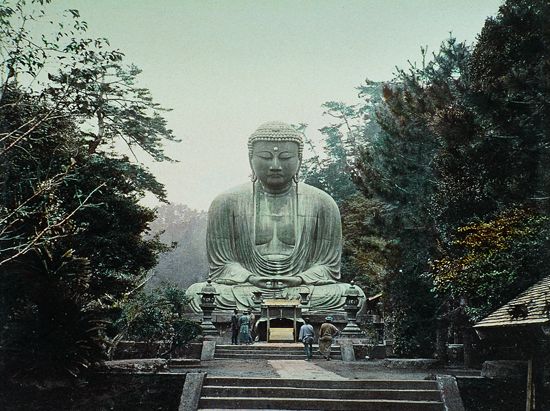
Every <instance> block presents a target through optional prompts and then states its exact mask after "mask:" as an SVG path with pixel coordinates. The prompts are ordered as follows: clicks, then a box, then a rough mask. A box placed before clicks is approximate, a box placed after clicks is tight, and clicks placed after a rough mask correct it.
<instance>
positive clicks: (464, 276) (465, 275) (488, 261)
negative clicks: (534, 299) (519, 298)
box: [433, 209, 550, 321]
mask: <svg viewBox="0 0 550 411" xmlns="http://www.w3.org/2000/svg"><path fill="white" fill-rule="evenodd" d="M549 238H550V218H549V217H548V216H547V215H541V214H539V213H537V212H535V211H533V210H528V209H514V210H506V211H504V212H503V213H501V214H499V215H497V216H496V217H495V218H493V219H491V220H489V221H487V222H479V223H473V224H470V225H468V226H464V227H461V228H459V229H458V232H457V238H456V239H455V240H454V241H453V244H454V245H455V246H456V248H457V249H458V250H460V252H458V253H457V255H456V257H455V258H451V257H449V256H446V257H444V258H442V259H441V260H437V261H435V262H434V263H433V273H434V285H435V291H436V292H438V293H441V294H442V295H446V296H449V297H450V298H452V299H455V300H458V299H459V298H460V297H461V296H468V297H470V298H469V307H468V309H467V314H468V315H469V316H470V317H471V319H472V320H473V321H479V320H480V319H482V318H483V317H484V316H486V315H488V314H490V313H491V311H492V310H494V309H495V307H500V306H502V305H503V304H505V303H506V302H507V301H509V300H511V299H512V298H513V297H515V296H516V295H517V292H518V290H524V289H526V288H527V287H529V286H530V285H532V284H533V283H534V282H535V281H537V280H539V279H540V278H542V277H543V276H544V275H545V274H547V264H548V261H549V259H550V254H549V249H550V248H549V243H548V241H549V240H548V239H549Z"/></svg>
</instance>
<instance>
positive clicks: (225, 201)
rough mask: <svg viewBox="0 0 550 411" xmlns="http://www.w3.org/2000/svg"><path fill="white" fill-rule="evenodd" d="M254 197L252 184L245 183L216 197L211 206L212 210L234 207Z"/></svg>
mask: <svg viewBox="0 0 550 411" xmlns="http://www.w3.org/2000/svg"><path fill="white" fill-rule="evenodd" d="M251 195H252V183H244V184H240V185H238V186H235V187H232V188H230V189H228V190H226V191H224V192H222V193H220V194H218V195H217V196H216V198H214V200H213V201H212V204H211V205H210V209H213V208H215V209H219V208H221V207H231V206H232V205H234V204H236V203H238V202H242V201H243V200H246V199H249V198H250V196H251Z"/></svg>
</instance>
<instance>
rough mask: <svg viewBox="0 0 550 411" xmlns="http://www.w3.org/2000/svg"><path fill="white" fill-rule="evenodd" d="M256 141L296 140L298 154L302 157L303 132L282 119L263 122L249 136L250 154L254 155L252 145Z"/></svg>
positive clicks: (250, 155)
mask: <svg viewBox="0 0 550 411" xmlns="http://www.w3.org/2000/svg"><path fill="white" fill-rule="evenodd" d="M256 141H273V142H277V141H294V142H295V143H297V144H298V147H299V148H298V156H299V158H300V160H301V159H302V153H303V151H304V140H303V138H302V134H301V133H299V132H298V131H296V130H295V129H294V128H293V127H292V126H291V125H290V124H286V123H283V122H282V121H269V122H267V123H264V124H262V125H261V126H260V127H258V128H257V129H256V131H254V132H253V133H252V134H251V135H250V137H249V138H248V156H249V157H252V145H253V144H254V143H255V142H256Z"/></svg>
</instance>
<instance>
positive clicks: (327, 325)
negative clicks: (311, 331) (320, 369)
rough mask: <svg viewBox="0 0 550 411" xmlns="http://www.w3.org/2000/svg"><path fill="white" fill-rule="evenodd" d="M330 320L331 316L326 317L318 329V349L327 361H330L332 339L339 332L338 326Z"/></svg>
mask: <svg viewBox="0 0 550 411" xmlns="http://www.w3.org/2000/svg"><path fill="white" fill-rule="evenodd" d="M332 320H333V318H332V317H331V316H328V317H326V318H325V322H324V323H323V324H321V329H320V330H319V351H320V352H321V354H322V355H323V357H325V359H326V360H327V361H330V347H331V346H332V339H333V337H336V336H337V335H338V334H340V331H339V330H338V328H336V327H335V326H334V324H332Z"/></svg>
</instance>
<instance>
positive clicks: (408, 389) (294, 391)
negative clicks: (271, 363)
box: [198, 377, 444, 411]
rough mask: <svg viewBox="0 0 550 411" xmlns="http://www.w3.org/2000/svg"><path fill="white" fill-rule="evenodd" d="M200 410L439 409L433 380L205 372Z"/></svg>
mask: <svg viewBox="0 0 550 411" xmlns="http://www.w3.org/2000/svg"><path fill="white" fill-rule="evenodd" d="M198 409H199V410H213V409H216V410H224V409H225V410H230V409H241V410H243V409H247V410H254V409H272V410H273V409H277V410H363V411H443V409H444V407H443V402H442V401H441V395H440V392H439V390H438V388H437V383H436V382H435V381H425V380H302V379H284V378H234V377H207V378H206V380H205V382H204V385H203V387H202V391H201V397H200V400H199V407H198Z"/></svg>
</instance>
